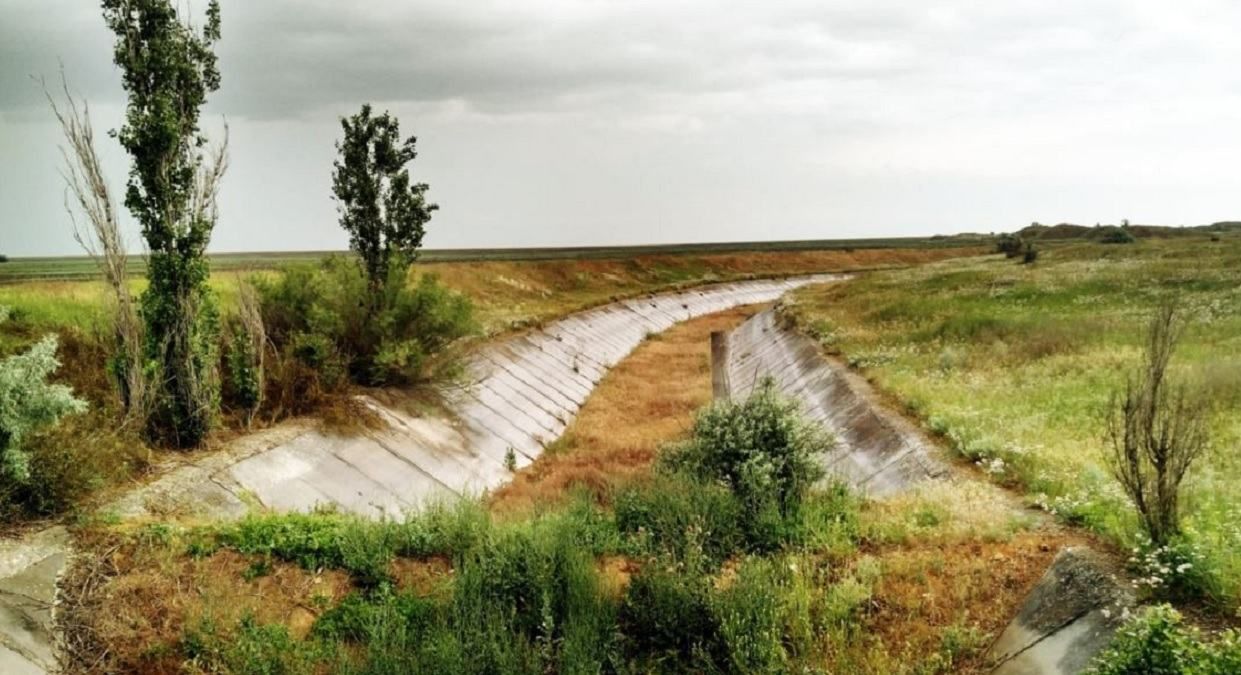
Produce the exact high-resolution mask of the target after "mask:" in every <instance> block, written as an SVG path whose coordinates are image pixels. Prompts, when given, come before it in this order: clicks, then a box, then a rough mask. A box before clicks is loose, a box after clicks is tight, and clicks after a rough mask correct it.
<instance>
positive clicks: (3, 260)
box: [0, 253, 9, 263]
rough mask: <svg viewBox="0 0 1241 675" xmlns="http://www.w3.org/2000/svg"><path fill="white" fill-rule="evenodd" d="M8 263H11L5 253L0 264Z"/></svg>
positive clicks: (1, 256) (1, 255)
mask: <svg viewBox="0 0 1241 675" xmlns="http://www.w3.org/2000/svg"><path fill="white" fill-rule="evenodd" d="M8 261H9V257H8V256H7V255H5V254H3V253H0V263H6V262H8Z"/></svg>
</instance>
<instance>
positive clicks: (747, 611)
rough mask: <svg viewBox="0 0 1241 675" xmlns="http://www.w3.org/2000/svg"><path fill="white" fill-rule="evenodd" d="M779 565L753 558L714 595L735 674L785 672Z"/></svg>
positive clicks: (765, 559) (722, 633)
mask: <svg viewBox="0 0 1241 675" xmlns="http://www.w3.org/2000/svg"><path fill="white" fill-rule="evenodd" d="M776 565H777V562H776V561H773V560H771V559H767V558H750V559H748V560H746V561H745V562H744V563H743V564H742V565H741V567H740V569H739V570H738V571H737V579H736V580H735V581H734V582H733V583H732V585H731V586H729V587H727V588H725V589H724V590H722V591H719V592H717V593H716V595H715V599H714V602H713V603H712V605H713V610H714V613H715V615H716V617H717V621H718V622H719V629H720V638H721V640H720V641H721V643H722V646H723V652H724V656H725V659H726V663H727V664H728V670H729V671H731V672H735V673H777V672H785V671H786V670H787V669H786V668H785V666H786V662H787V660H788V655H787V654H786V653H785V648H784V641H785V630H784V629H785V626H784V625H783V621H782V619H783V608H782V607H781V604H782V602H781V601H782V598H783V595H784V589H783V586H784V585H785V580H784V579H783V572H782V571H781V570H778V569H777V568H776Z"/></svg>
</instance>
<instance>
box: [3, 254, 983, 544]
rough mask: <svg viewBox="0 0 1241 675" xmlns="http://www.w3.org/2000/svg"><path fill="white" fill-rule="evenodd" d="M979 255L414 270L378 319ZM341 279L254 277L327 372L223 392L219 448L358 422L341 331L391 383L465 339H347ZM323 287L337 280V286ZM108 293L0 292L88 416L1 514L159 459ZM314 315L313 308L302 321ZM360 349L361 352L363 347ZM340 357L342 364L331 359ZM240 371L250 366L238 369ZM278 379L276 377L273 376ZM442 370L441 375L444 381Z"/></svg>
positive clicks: (279, 362) (229, 278)
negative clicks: (127, 409)
mask: <svg viewBox="0 0 1241 675" xmlns="http://www.w3.org/2000/svg"><path fill="white" fill-rule="evenodd" d="M979 252H981V250H980V249H977V248H942V249H883V250H854V251H845V250H831V251H797V252H779V253H755V254H752V255H739V254H713V255H708V256H695V255H687V256H677V255H661V256H652V257H639V258H633V259H627V260H557V261H534V262H482V263H468V264H466V263H437V264H424V265H420V266H418V267H417V268H415V269H414V270H413V271H412V272H411V273H410V283H409V285H408V286H402V287H400V288H399V289H398V290H400V293H398V294H397V296H398V299H400V298H404V299H406V300H408V302H397V303H392V304H391V311H390V312H388V314H392V315H393V316H395V317H397V319H399V314H400V311H401V308H402V307H406V308H408V307H420V306H422V305H425V304H426V303H422V301H421V300H420V298H422V299H425V298H426V297H428V296H432V295H433V296H445V295H446V292H447V291H456V292H458V293H460V294H461V295H460V296H452V295H451V294H448V295H447V298H446V299H444V300H442V301H436V302H434V303H432V304H433V305H434V306H436V307H439V308H440V309H452V308H453V307H459V305H460V300H459V299H458V300H454V299H453V298H459V297H461V296H464V297H465V298H467V299H468V300H469V302H470V304H471V305H472V306H473V307H474V308H475V310H474V313H473V314H474V317H475V319H476V322H477V324H478V325H480V326H481V329H482V330H483V331H485V332H488V333H495V332H500V331H505V330H511V329H513V328H515V327H520V326H524V325H528V324H533V323H538V322H541V321H545V320H549V319H551V318H554V317H556V316H559V315H562V314H564V313H567V312H571V311H574V310H578V309H582V308H584V307H589V306H592V305H595V304H599V303H602V302H607V301H608V300H610V299H612V298H614V297H616V296H618V295H620V296H623V295H634V294H639V293H644V292H654V291H659V290H666V289H670V288H675V287H680V286H686V285H694V284H700V283H706V282H711V281H722V280H728V279H738V278H746V277H750V276H769V275H780V274H797V273H809V272H822V271H847V270H853V269H860V268H872V267H882V266H893V265H906V264H916V263H919V262H923V261H929V260H940V259H943V258H946V257H951V256H960V255H971V254H976V253H979ZM351 268H352V266H351V265H349V264H348V261H346V260H343V259H340V260H337V261H336V262H332V263H327V264H325V265H324V266H322V267H320V268H315V267H308V266H298V267H295V268H294V269H292V270H290V271H289V272H287V273H284V272H278V271H269V272H265V273H262V274H260V275H259V278H258V280H257V281H256V283H257V284H258V285H259V286H260V287H265V288H268V289H269V290H270V292H269V293H267V294H265V297H266V304H267V309H266V310H265V312H264V314H265V317H264V318H265V320H266V321H265V323H269V324H271V325H270V326H269V327H267V331H268V332H269V334H270V335H271V336H272V337H273V338H274V337H278V336H279V332H280V331H282V330H287V332H288V336H287V337H289V338H290V339H289V340H285V341H282V342H281V344H282V345H286V346H287V348H288V349H290V350H295V349H297V345H298V343H299V339H293V338H294V334H295V333H300V334H301V335H302V336H303V337H302V338H300V342H301V343H302V344H301V346H302V347H304V350H303V354H304V355H305V356H306V357H307V358H308V359H309V360H311V361H312V362H313V361H315V359H317V358H318V357H319V356H324V357H325V358H324V359H322V362H323V363H322V364H320V365H327V366H329V367H328V368H326V369H322V368H321V369H311V370H307V369H305V368H302V367H301V366H300V365H299V364H300V363H302V360H301V359H293V358H283V359H278V358H275V357H274V356H273V357H272V358H269V359H267V360H266V362H265V363H263V364H262V366H263V369H264V370H265V374H266V375H267V376H268V378H267V385H266V387H265V389H266V391H265V392H264V395H263V396H262V399H263V406H264V408H263V410H262V412H261V414H259V415H257V416H255V415H252V414H251V413H250V412H249V411H247V410H246V409H245V407H246V406H245V405H240V404H239V401H238V397H237V396H236V394H237V393H238V392H243V391H246V388H245V387H241V386H236V385H237V384H239V383H241V384H244V382H241V381H238V382H230V381H229V379H226V381H225V382H224V385H225V386H224V403H225V417H224V422H225V424H226V425H227V427H228V428H226V429H224V430H223V433H222V434H220V433H217V436H216V438H219V437H223V438H227V436H228V435H229V434H230V433H235V432H231V431H230V428H231V429H236V428H239V427H242V426H245V425H246V423H247V421H249V420H250V419H252V418H253V419H255V420H256V421H258V422H260V423H265V422H270V421H271V420H273V419H279V418H281V417H283V416H286V415H289V414H301V413H306V412H310V411H312V410H318V411H319V412H317V413H316V414H318V415H325V416H328V417H329V418H330V419H333V420H342V421H343V420H349V421H350V422H352V423H356V421H357V415H355V414H353V413H354V411H353V410H352V409H351V408H348V409H347V407H343V408H340V409H339V410H337V407H339V406H337V407H333V406H327V407H324V406H323V405H322V402H323V400H325V399H329V400H334V401H347V398H342V397H341V396H340V394H341V393H345V392H347V391H348V386H349V384H348V382H347V381H346V380H347V379H348V378H345V377H343V375H345V374H346V373H347V372H348V370H349V369H350V368H355V369H358V374H360V375H366V374H367V371H368V369H367V368H366V366H365V364H364V363H363V360H359V359H355V358H352V357H351V354H355V353H369V354H373V355H377V354H378V353H379V352H378V351H374V350H371V349H369V348H366V350H365V351H363V349H361V348H358V349H357V350H356V351H355V348H354V347H350V346H349V344H348V342H349V341H348V340H345V338H346V337H347V335H346V331H345V329H347V328H348V329H349V330H350V331H353V333H350V334H351V335H355V336H356V337H358V338H359V339H361V338H366V340H365V343H366V344H370V345H380V344H382V343H383V342H384V341H385V340H386V341H387V342H388V344H396V345H405V346H404V347H401V348H400V349H395V350H391V353H393V354H396V355H398V356H403V357H405V358H403V359H401V360H399V363H398V360H391V359H389V360H386V361H385V363H387V364H392V365H395V366H399V368H397V371H398V372H406V373H409V372H416V371H418V370H419V369H421V368H422V367H423V366H432V367H438V366H442V365H445V364H446V363H450V360H449V361H445V360H443V359H441V360H439V361H436V360H434V359H430V360H428V359H427V354H428V352H431V351H435V350H438V349H441V348H444V347H445V344H444V342H443V340H441V338H442V337H443V336H445V335H447V336H448V337H449V338H452V337H454V336H460V335H461V334H462V333H464V332H469V331H470V330H471V328H470V325H469V324H470V323H471V322H470V321H469V317H468V316H467V315H465V314H463V313H462V312H457V311H449V312H432V313H430V314H427V315H426V319H427V320H428V321H431V322H432V326H431V327H432V328H435V327H436V326H441V327H445V328H446V330H445V331H443V332H435V331H432V333H433V334H428V333H427V331H425V330H424V328H425V327H426V323H425V322H422V321H412V322H411V321H407V320H394V321H389V322H387V323H386V324H384V325H387V326H388V327H389V328H390V329H393V330H395V329H400V330H401V331H404V333H401V332H399V331H397V332H392V331H389V332H387V333H384V332H379V333H376V334H374V335H372V336H369V337H368V336H367V335H362V334H358V333H357V332H356V328H357V326H358V322H357V321H356V320H355V319H357V317H354V316H353V315H352V314H351V312H350V311H349V308H350V307H354V306H356V303H353V301H352V300H350V297H349V294H348V293H347V292H346V291H348V289H350V288H354V287H357V286H358V284H357V283H355V281H356V279H354V278H353V276H356V275H353V273H352V272H351ZM333 270H334V271H333ZM288 275H292V276H288ZM333 275H336V276H337V277H341V278H336V279H334V278H333ZM432 276H434V277H438V278H439V280H440V282H439V283H435V282H433V281H431V280H430V279H431V277H432ZM241 281H242V279H241V278H239V277H236V276H234V275H231V274H224V273H217V274H215V275H214V276H213V277H212V278H211V280H210V284H211V290H212V291H213V293H214V294H215V295H216V296H217V297H218V298H219V302H220V307H221V311H222V312H223V313H224V314H225V315H226V317H233V316H236V315H237V314H238V313H239V310H240V309H242V304H243V303H242V302H241V301H240V300H241V298H242V297H243V295H244V291H243V290H242V287H243V285H242V284H241V283H240V282H241ZM303 282H304V283H303ZM131 286H132V287H133V290H134V292H135V294H136V293H139V292H141V290H142V288H143V286H144V282H143V281H142V280H139V279H135V280H133V281H131ZM325 288H326V289H327V290H324V289H325ZM283 291H288V293H283ZM320 291H322V292H320ZM106 293H107V290H106V287H105V285H104V284H103V283H102V282H42V283H27V284H18V285H10V286H0V304H4V303H11V304H12V306H13V317H12V319H11V320H10V321H8V322H6V323H3V324H0V357H2V356H6V355H11V354H15V353H18V352H20V351H24V350H26V349H28V348H29V347H30V346H31V345H33V344H34V343H35V342H36V341H37V340H38V339H39V338H40V337H41V336H42V335H43V334H44V333H47V332H56V333H57V334H59V336H60V344H61V349H60V355H59V356H60V360H61V361H62V363H63V366H62V367H61V368H60V369H59V370H58V371H57V373H56V374H55V375H54V378H55V381H57V382H60V383H63V384H68V385H70V386H72V388H73V389H74V391H75V392H77V394H78V396H80V397H82V398H84V399H85V400H87V401H88V402H89V404H90V407H89V410H88V412H87V413H86V414H84V415H77V416H72V417H70V418H66V419H65V420H64V421H62V424H61V425H60V426H59V427H57V428H54V429H50V430H47V431H46V432H43V433H40V434H36V435H35V436H34V437H32V438H31V439H30V442H29V445H30V449H31V453H32V460H33V469H34V471H35V473H37V474H38V476H37V478H36V479H35V480H34V481H32V484H34V485H36V486H38V488H39V489H38V490H36V491H35V493H36V494H30V495H28V497H29V498H26V497H23V498H20V499H18V500H17V502H16V503H15V504H14V503H10V504H9V505H8V506H6V509H8V513H9V514H10V515H14V516H17V515H25V516H31V515H46V514H55V513H59V512H62V511H64V510H67V509H72V508H74V507H75V506H76V505H78V504H80V503H82V501H83V500H85V499H89V498H90V496H91V495H92V494H94V493H95V492H97V491H98V490H99V489H100V488H105V487H108V486H112V485H117V484H121V483H124V482H125V481H126V480H128V479H131V478H133V477H135V476H138V475H140V474H141V472H142V471H143V470H144V469H145V468H146V467H147V466H149V464H150V463H151V462H152V461H153V460H155V459H158V457H159V451H158V449H152V448H148V447H147V445H146V444H145V443H144V442H143V441H142V439H141V438H140V435H139V433H138V431H139V430H138V429H136V428H135V427H134V425H132V424H120V423H117V420H118V419H121V418H122V417H123V415H124V410H123V407H122V406H121V404H120V401H119V400H118V397H117V395H116V392H115V389H114V387H113V384H112V381H111V378H110V377H109V376H108V372H107V370H106V369H105V368H104V364H105V363H106V362H107V360H108V358H109V356H110V351H111V348H110V345H111V344H112V343H111V337H109V336H108V329H107V326H108V321H107V317H106V316H105V315H104V313H103V312H102V309H101V308H102V307H104V306H105V301H106ZM282 293H283V294H282ZM310 295H313V297H310ZM354 295H356V294H354ZM285 296H287V297H285ZM299 298H300V300H299ZM303 301H304V302H303ZM299 302H300V303H301V304H298V303H299ZM351 303H352V304H351ZM312 308H318V309H315V310H314V311H313V312H312V311H309V310H310V309H312ZM282 317H283V318H282ZM286 319H287V320H286ZM231 321H232V319H231V318H230V319H228V320H226V328H228V326H229V324H230V322H231ZM311 321H314V322H315V325H314V327H313V328H314V330H308V329H310V328H312V327H311V326H310V322H311ZM398 324H399V325H398ZM411 332H412V333H411ZM225 333H226V336H228V338H229V339H228V341H227V342H228V343H229V344H226V345H225V349H224V355H223V358H224V360H223V362H222V363H221V366H222V372H224V373H225V374H226V375H227V376H230V377H231V376H232V375H233V373H234V372H237V371H241V372H245V370H246V368H244V367H243V368H237V365H238V364H237V363H236V362H234V361H233V360H232V358H231V356H230V354H231V352H230V344H236V343H237V342H241V341H240V340H238V341H236V342H234V341H232V337H233V336H232V331H231V329H229V330H226V331H225ZM315 335H318V336H319V337H317V338H316V337H314V336H315ZM372 338H375V339H372ZM410 339H412V340H414V341H415V343H416V344H415V346H416V347H417V349H410V348H408V344H409V343H408V340H410ZM324 340H326V341H327V342H326V343H325V342H324ZM366 344H362V345H361V347H366ZM342 345H343V346H344V347H345V350H344V352H341V351H339V350H337V349H336V348H337V347H338V346H342ZM319 348H325V349H319ZM282 350H283V347H282ZM285 356H286V357H287V356H288V355H287V354H286V355H285ZM242 365H245V366H250V365H255V364H253V363H252V362H249V361H244V360H243V361H242ZM312 365H313V364H312ZM333 365H335V366H339V372H338V374H339V375H340V377H337V378H335V381H334V382H333V381H331V380H332V378H331V377H330V376H331V375H332V373H333V368H332V367H331V366H333ZM282 369H283V370H285V371H287V372H281V371H282ZM448 370H449V372H451V369H448ZM372 372H373V371H372ZM324 378H327V379H328V380H329V381H328V382H327V383H326V384H328V385H330V386H327V387H326V389H327V390H328V392H327V394H324V392H322V391H321V389H320V385H321V384H324V383H323V379H324ZM397 381H400V379H398V380H397ZM405 381H408V379H406V380H405ZM321 394H322V395H321ZM212 442H217V441H215V440H213V441H212ZM10 494H12V493H10ZM9 507H13V508H9ZM10 522H13V521H10Z"/></svg>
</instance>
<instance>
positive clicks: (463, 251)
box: [0, 236, 985, 284]
mask: <svg viewBox="0 0 1241 675" xmlns="http://www.w3.org/2000/svg"><path fill="white" fill-rule="evenodd" d="M984 239H985V238H984V237H971V236H954V237H889V238H875V239H816V240H801V241H755V242H726V243H708V244H663V245H651V246H584V247H545V248H456V249H449V248H445V249H424V250H423V251H422V252H421V253H420V255H419V260H421V261H423V262H428V263H438V262H471V261H546V260H606V259H614V258H629V257H633V256H649V255H680V254H699V255H701V254H710V253H740V252H747V251H750V252H754V251H833V250H844V249H859V248H865V249H883V248H949V247H955V246H971V245H976V244H979V243H980V242H983V241H984ZM345 253H347V252H345V251H283V252H250V253H215V254H211V255H210V256H209V258H210V259H211V267H212V269H214V270H216V271H221V272H224V271H238V270H242V271H244V270H263V269H271V268H273V267H279V266H280V265H285V264H290V263H297V262H307V261H313V260H318V259H319V258H322V257H323V256H326V255H342V254H345ZM129 269H130V272H131V273H132V274H140V273H142V271H143V270H144V269H145V262H144V260H143V258H142V257H141V256H134V257H133V258H132V259H131V260H130V262H129ZM98 276H99V273H98V271H97V269H96V267H95V263H94V261H93V260H91V259H90V258H89V257H86V256H60V257H30V258H11V259H9V261H8V262H7V263H0V284H12V283H21V282H23V281H72V280H85V279H94V278H97V277H98Z"/></svg>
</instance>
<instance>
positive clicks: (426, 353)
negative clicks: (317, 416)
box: [256, 258, 476, 391]
mask: <svg viewBox="0 0 1241 675" xmlns="http://www.w3.org/2000/svg"><path fill="white" fill-rule="evenodd" d="M390 274H393V275H397V274H401V275H403V274H404V269H403V268H401V269H398V268H392V270H391V271H390ZM256 284H257V286H258V288H259V295H260V297H261V306H262V315H263V323H264V325H265V326H266V328H267V331H268V334H269V336H270V339H271V341H272V342H273V344H274V345H275V347H276V349H277V350H278V352H279V353H280V356H281V358H284V359H293V360H296V361H297V362H298V363H300V364H301V365H302V366H304V367H306V368H308V369H310V370H311V371H313V372H314V373H316V374H317V375H318V376H319V378H318V379H319V382H318V384H319V385H320V387H321V388H322V389H324V390H327V391H331V390H333V389H336V388H338V387H339V386H340V385H341V384H343V382H344V378H343V376H344V375H345V374H346V373H347V374H348V376H349V377H350V378H352V380H353V381H355V382H358V383H360V384H368V385H380V384H408V383H411V382H416V381H419V380H422V379H426V378H428V377H432V376H435V375H441V374H443V373H444V372H445V371H444V370H443V368H444V366H445V365H446V364H450V363H451V360H450V359H447V360H445V359H440V360H439V361H437V360H436V359H437V357H440V356H442V355H443V354H445V352H446V349H447V347H448V346H449V345H450V344H451V343H453V342H454V341H455V340H457V339H459V338H461V337H464V336H466V335H469V334H471V333H473V332H474V331H475V330H476V326H475V323H474V319H473V308H472V306H471V304H470V302H469V300H468V299H467V298H465V297H464V296H462V295H460V294H458V293H455V292H453V291H451V290H449V289H447V288H445V287H444V286H443V285H442V284H440V283H439V281H438V280H437V279H436V278H435V277H434V276H431V275H427V276H423V277H422V278H420V279H419V282H418V283H417V284H416V285H415V286H414V287H412V288H411V287H409V285H407V284H406V283H404V279H403V278H402V279H400V280H397V279H393V280H391V281H390V283H388V284H385V285H384V286H382V287H381V289H380V290H379V292H380V295H379V296H378V297H379V299H378V300H377V301H375V300H374V299H373V298H372V296H371V293H372V289H370V288H369V287H368V285H367V279H366V276H365V275H364V274H363V272H362V270H361V268H360V267H359V266H358V265H357V264H355V263H354V262H353V261H351V260H348V259H344V258H328V259H326V260H325V261H323V263H322V264H321V265H320V266H319V267H318V268H313V267H294V268H290V269H289V270H288V271H286V273H285V274H284V275H283V276H281V277H280V278H279V279H277V280H275V281H262V280H259V281H257V282H256ZM376 303H377V304H376Z"/></svg>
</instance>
